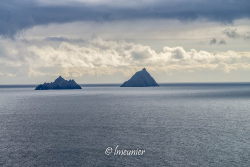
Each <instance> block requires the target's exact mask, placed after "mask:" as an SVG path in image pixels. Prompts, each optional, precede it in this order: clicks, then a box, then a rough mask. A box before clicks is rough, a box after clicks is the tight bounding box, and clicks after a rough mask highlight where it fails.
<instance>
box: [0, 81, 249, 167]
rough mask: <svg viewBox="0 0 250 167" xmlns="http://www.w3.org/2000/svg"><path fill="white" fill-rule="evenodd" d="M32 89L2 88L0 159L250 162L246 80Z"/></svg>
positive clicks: (25, 166)
mask: <svg viewBox="0 0 250 167" xmlns="http://www.w3.org/2000/svg"><path fill="white" fill-rule="evenodd" d="M33 89H34V88H32V87H18V88H17V87H8V86H4V87H2V88H0V166H4V167H7V166H8V167H33V166H34V167H78V166H79V167H81V166H82V167H88V166H89V167H92V166H93V167H95V166H98V167H108V166H109V167H112V166H114V167H119V166H129V167H130V166H134V167H146V166H148V167H165V166H175V167H179V166H183V167H184V166H185V167H191V166H199V167H202V166H204V167H207V166H214V167H220V166H221V167H231V166H241V167H244V166H245V167H249V166H250V84H249V83H239V84H237V83H233V84H166V85H162V86H161V87H157V88H120V87H117V86H115V85H109V86H105V87H104V86H103V87H101V86H98V85H94V86H93V85H92V86H91V87H90V86H89V87H83V89H82V90H57V91H53V90H50V91H35V90H33ZM117 146H119V149H123V150H124V149H127V150H129V149H130V150H131V149H144V150H145V153H144V154H143V155H141V156H124V155H113V154H110V155H106V154H105V150H106V149H107V148H108V147H111V148H113V150H114V149H115V147H117Z"/></svg>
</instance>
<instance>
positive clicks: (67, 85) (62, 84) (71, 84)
mask: <svg viewBox="0 0 250 167" xmlns="http://www.w3.org/2000/svg"><path fill="white" fill-rule="evenodd" d="M53 89H56V90H58V89H82V88H81V86H80V85H79V84H77V83H76V82H75V81H74V80H73V79H70V80H65V79H64V78H63V77H61V76H59V77H58V78H57V79H56V80H55V81H54V82H51V83H46V82H45V83H44V84H40V85H38V86H37V87H36V88H35V90H53Z"/></svg>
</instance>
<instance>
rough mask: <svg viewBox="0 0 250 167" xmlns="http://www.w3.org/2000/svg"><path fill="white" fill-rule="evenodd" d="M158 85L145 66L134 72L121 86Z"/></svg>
mask: <svg viewBox="0 0 250 167" xmlns="http://www.w3.org/2000/svg"><path fill="white" fill-rule="evenodd" d="M149 86H159V85H158V84H157V83H156V81H155V80H154V78H153V77H152V76H151V75H150V74H149V73H148V72H147V70H146V69H145V68H143V69H142V70H141V71H138V72H136V73H135V74H134V75H133V76H132V77H131V78H130V79H129V80H128V81H126V82H124V83H123V84H122V85H121V87H149Z"/></svg>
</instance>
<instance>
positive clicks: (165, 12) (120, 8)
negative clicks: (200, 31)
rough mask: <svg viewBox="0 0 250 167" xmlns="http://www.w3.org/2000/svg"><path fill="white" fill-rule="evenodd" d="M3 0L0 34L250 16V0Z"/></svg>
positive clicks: (223, 20) (228, 20) (10, 34)
mask: <svg viewBox="0 0 250 167" xmlns="http://www.w3.org/2000/svg"><path fill="white" fill-rule="evenodd" d="M50 2H52V1H48V0H46V1H42V0H25V1H19V0H2V1H1V5H0V34H1V35H3V36H13V35H14V34H16V33H17V32H20V31H21V30H23V29H26V28H30V27H33V26H35V25H47V24H51V23H67V22H74V21H96V22H107V21H113V20H136V19H137V20H138V19H139V20H140V19H178V20H182V21H189V20H194V19H199V18H205V19H209V20H215V21H219V22H231V21H233V20H235V19H240V18H249V17H250V10H249V7H250V3H249V1H248V0H240V1H239V0H226V1H225V0H218V1H216V2H215V1H208V0H206V1H202V0H190V1H187V0H177V1H175V0H166V1H163V0H156V1H152V0H136V1H125V0H119V1H114V0H108V1H103V0H95V1H90V0H73V1H72V0H68V1H66V0H63V1H59V0H57V1H53V3H50Z"/></svg>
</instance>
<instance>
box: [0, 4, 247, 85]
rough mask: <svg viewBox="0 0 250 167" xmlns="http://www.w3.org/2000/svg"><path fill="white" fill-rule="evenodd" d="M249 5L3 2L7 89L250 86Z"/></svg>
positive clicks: (2, 73) (0, 46) (1, 69)
mask: <svg viewBox="0 0 250 167" xmlns="http://www.w3.org/2000/svg"><path fill="white" fill-rule="evenodd" d="M249 9H250V1H249V0H53V1H51V0H22V1H20V0H1V2H0V84H38V83H43V82H45V81H46V82H50V81H53V80H54V79H55V78H56V77H57V76H59V75H62V76H63V77H65V78H66V79H70V78H72V79H75V80H76V81H77V82H78V83H82V84H84V83H123V82H124V81H125V80H127V79H129V78H130V77H131V75H133V74H134V73H135V72H136V71H138V70H141V69H142V68H144V67H146V68H147V70H148V71H149V72H150V73H151V74H152V76H153V77H154V78H155V79H156V81H158V82H159V83H168V82H170V83H172V82H250V75H249V73H250V10H249Z"/></svg>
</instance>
